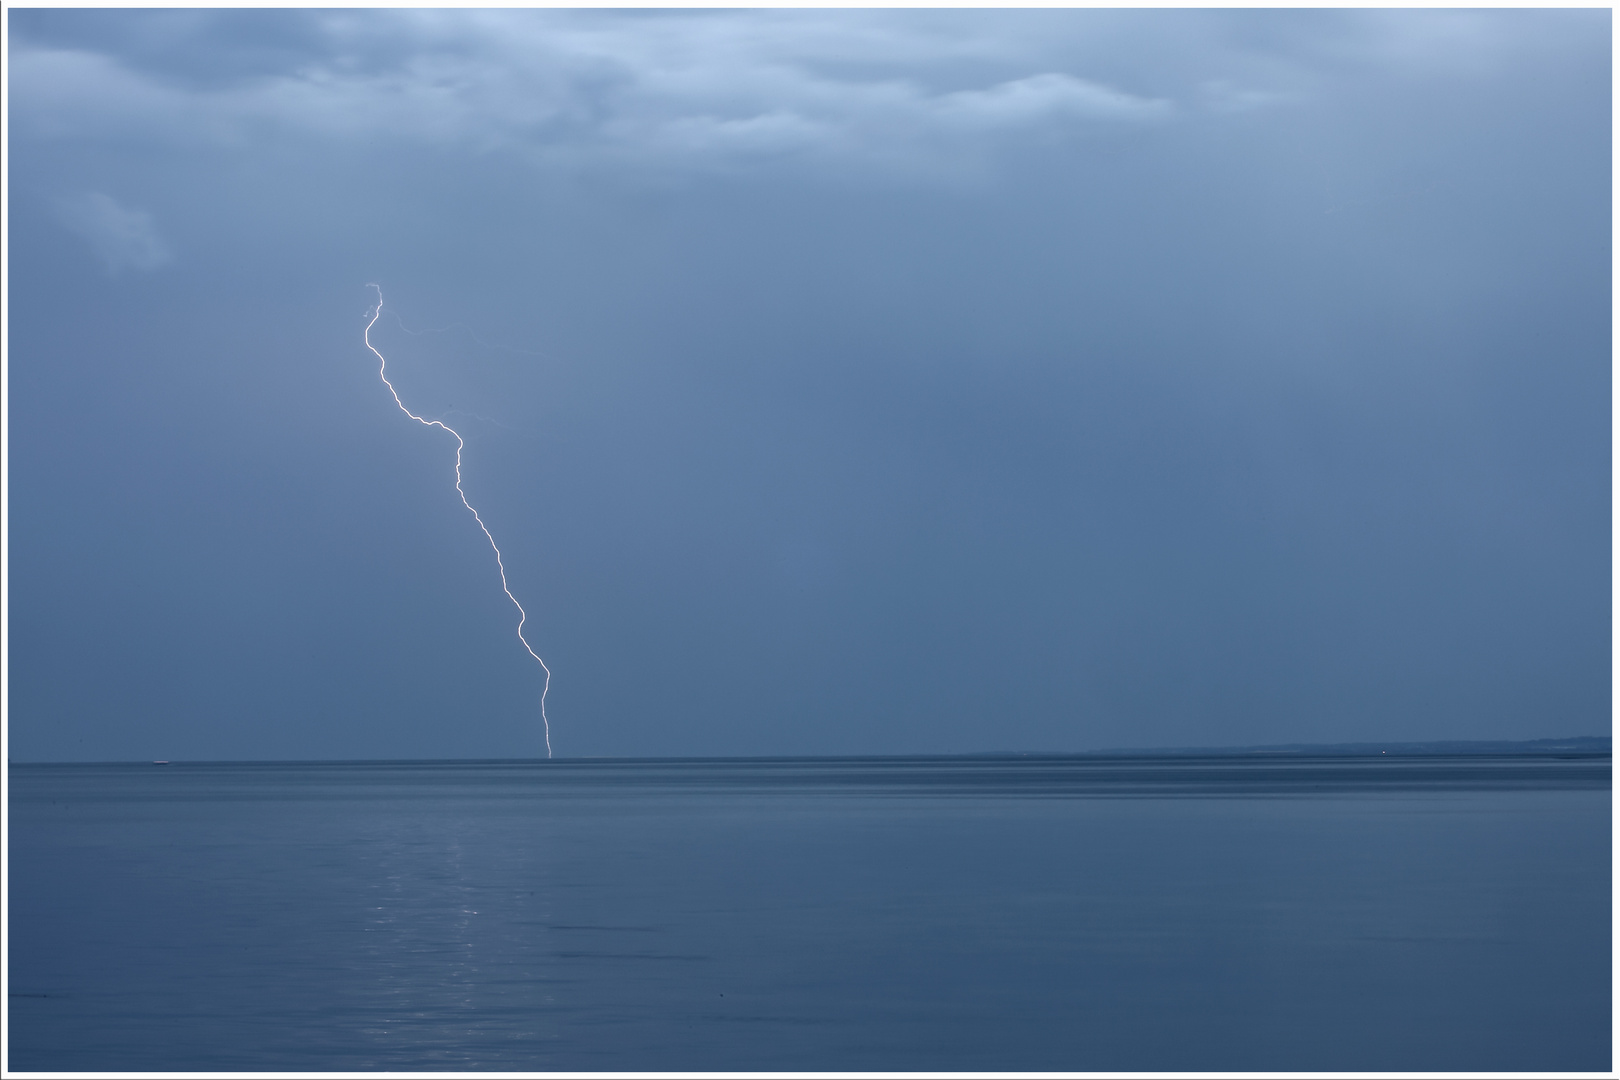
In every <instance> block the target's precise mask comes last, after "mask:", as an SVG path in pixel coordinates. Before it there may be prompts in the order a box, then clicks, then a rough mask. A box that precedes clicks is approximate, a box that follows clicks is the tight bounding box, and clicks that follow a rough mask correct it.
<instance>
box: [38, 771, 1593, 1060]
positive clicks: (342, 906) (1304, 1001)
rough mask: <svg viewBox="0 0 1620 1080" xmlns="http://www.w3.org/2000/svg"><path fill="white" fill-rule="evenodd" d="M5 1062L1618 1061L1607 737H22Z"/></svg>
mask: <svg viewBox="0 0 1620 1080" xmlns="http://www.w3.org/2000/svg"><path fill="white" fill-rule="evenodd" d="M9 776H10V796H9V807H10V876H9V889H10V892H9V897H10V913H9V917H10V922H9V929H10V953H9V957H8V965H9V993H10V997H9V998H8V1009H9V1017H10V1024H9V1052H10V1060H9V1067H10V1068H11V1069H12V1070H22V1071H30V1070H283V1071H284V1070H317V1069H319V1070H372V1069H396V1070H412V1069H435V1070H464V1069H465V1070H519V1071H543V1070H704V1071H712V1070H752V1071H760V1070H929V1071H937V1070H1099V1071H1114V1070H1256V1069H1267V1070H1290V1071H1299V1070H1383V1069H1389V1070H1415V1069H1420V1070H1468V1071H1473V1070H1604V1071H1606V1070H1608V1069H1609V1067H1610V1047H1611V1043H1610V1017H1611V1007H1610V992H1611V982H1610V955H1611V954H1610V774H1609V759H1608V757H1607V756H1603V757H1599V758H1584V759H1582V758H1572V759H1557V758H1531V757H1495V758H1478V757H1473V758H1434V757H1428V758H1398V759H1397V758H1390V759H1344V758H1338V759H1335V758H1297V757H1296V758H1287V759H1278V758H1269V759H1268V758H1137V759H1129V758H1117V759H1100V758H1060V757H1038V758H1016V759H1009V758H992V757H987V758H951V759H827V760H802V759H800V760H771V761H615V762H556V763H546V762H531V763H512V762H421V763H369V764H353V763H346V764H220V765H198V764H176V765H169V766H152V765H139V766H137V765H99V766H91V765H12V766H11V767H10V770H9Z"/></svg>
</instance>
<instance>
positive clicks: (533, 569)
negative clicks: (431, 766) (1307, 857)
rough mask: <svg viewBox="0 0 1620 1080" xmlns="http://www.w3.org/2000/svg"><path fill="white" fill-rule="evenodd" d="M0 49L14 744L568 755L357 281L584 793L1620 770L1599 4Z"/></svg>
mask: <svg viewBox="0 0 1620 1080" xmlns="http://www.w3.org/2000/svg"><path fill="white" fill-rule="evenodd" d="M10 18H11V31H12V37H11V54H10V57H9V61H10V63H9V74H8V78H9V79H10V80H11V84H10V85H11V121H12V148H11V149H12V158H11V170H12V171H11V181H12V192H13V203H12V207H11V213H12V226H13V228H12V232H13V235H12V236H11V237H10V238H9V242H10V243H11V259H12V263H11V265H12V269H13V282H12V284H11V288H12V294H11V301H12V312H13V321H12V340H11V349H12V351H11V361H12V367H11V377H12V388H13V400H12V415H11V421H12V434H11V437H12V444H11V445H12V455H13V457H12V534H11V539H12V545H13V549H12V552H13V553H12V575H13V578H12V580H13V589H14V595H13V597H12V609H11V614H12V628H13V634H14V638H13V652H12V657H11V662H12V672H13V700H12V718H13V719H12V729H11V737H12V748H13V750H12V752H13V754H14V755H16V756H19V757H47V758H48V757H75V756H88V757H120V756H124V757H138V756H153V757H188V756H190V757H195V756H219V757H229V756H264V755H268V756H409V755H424V756H425V755H451V756H466V755H474V754H505V753H534V752H536V749H537V747H538V732H537V729H538V725H537V724H536V723H535V721H536V719H537V717H536V715H535V708H534V699H535V696H536V694H537V691H538V687H537V685H534V682H533V679H532V675H533V672H532V665H529V664H526V663H525V662H524V657H523V655H522V653H521V648H520V646H519V645H518V644H517V642H516V639H515V637H514V636H513V635H512V634H511V626H510V623H511V619H510V612H509V609H507V608H504V607H503V605H505V598H504V597H502V596H501V595H500V592H499V588H498V583H496V582H495V581H494V580H493V568H492V566H491V565H490V564H489V560H488V552H487V547H486V548H485V549H483V550H482V551H480V549H479V545H480V544H481V543H482V537H481V536H480V535H478V534H477V532H476V527H475V526H472V524H471V522H470V520H467V519H466V518H465V511H463V510H461V508H460V505H459V503H458V502H456V501H455V499H454V493H453V491H452V490H450V489H449V488H448V486H447V485H448V479H447V476H448V473H447V470H448V457H447V447H446V446H444V445H443V444H442V442H435V441H434V438H433V437H432V436H433V434H434V433H423V432H421V431H417V430H413V429H412V428H413V426H411V425H409V424H408V422H407V423H405V424H402V423H401V420H402V418H401V417H400V416H399V414H398V412H397V410H395V409H394V406H393V403H392V401H391V400H389V399H388V398H387V397H386V395H385V392H384V391H383V389H382V387H381V386H380V384H379V383H377V381H376V372H375V369H374V368H372V367H370V366H369V364H368V357H367V354H365V353H364V350H363V349H362V348H361V347H360V339H359V329H360V326H361V318H360V315H361V312H362V311H363V310H364V306H365V304H366V303H367V302H368V301H369V294H368V293H367V291H366V290H364V289H363V288H361V285H362V284H363V283H364V282H366V281H372V280H377V281H381V282H382V283H383V284H384V287H385V289H386V290H388V296H389V298H390V300H391V301H393V302H394V304H395V305H396V307H395V310H396V311H397V312H398V313H399V314H400V316H401V318H403V319H404V320H405V324H404V325H405V326H406V327H408V328H410V329H413V330H416V329H421V328H423V327H445V326H449V325H450V324H459V326H458V327H456V328H454V329H451V330H449V331H447V332H445V333H443V334H434V335H425V336H424V335H412V334H407V333H403V332H401V329H402V328H401V327H400V325H399V324H398V323H390V322H388V321H386V320H385V322H384V323H383V324H380V325H379V331H380V333H381V337H380V339H379V343H380V344H381V345H382V347H383V348H384V351H385V352H387V353H388V354H389V357H390V367H391V370H392V369H393V366H394V365H395V364H396V363H397V365H398V367H399V371H400V387H401V392H402V393H403V394H404V395H405V396H406V398H407V400H408V401H410V402H411V403H412V405H413V408H415V409H416V410H417V411H418V412H423V413H424V415H430V416H434V415H444V416H446V417H447V418H449V417H452V416H453V417H459V418H462V419H464V421H465V424H464V425H463V427H464V430H467V432H468V441H469V451H468V463H469V467H468V486H469V493H470V495H471V497H472V498H473V500H474V502H475V504H476V505H478V506H479V507H480V511H481V513H483V514H484V515H485V517H486V519H487V520H489V521H490V524H491V527H492V528H493V529H494V530H495V532H496V535H497V536H498V537H500V538H501V540H502V545H503V550H505V551H506V552H507V564H508V568H509V570H510V572H511V573H512V576H513V588H514V591H515V592H516V593H517V595H518V596H519V597H520V598H521V599H522V600H523V602H524V604H525V606H526V607H527V608H528V609H529V611H530V612H531V615H533V616H534V618H533V619H532V620H531V622H530V624H529V626H530V630H531V631H532V634H531V639H532V640H535V642H536V645H537V647H538V649H539V651H540V653H541V655H543V656H545V657H546V658H547V662H548V663H550V664H551V666H552V668H553V670H554V671H556V673H557V676H556V679H555V681H554V683H553V697H552V698H551V699H550V700H551V702H552V705H553V709H552V715H553V719H554V721H555V723H554V732H555V733H556V736H557V743H558V747H559V752H561V753H566V754H587V753H625V754H635V753H687V752H691V753H698V752H720V753H752V752H776V751H782V752H798V751H805V752H814V751H827V752H842V751H851V752H854V751H884V750H941V751H955V750H974V749H1021V748H1054V749H1065V748H1084V747H1094V746H1105V745H1116V746H1117V745H1163V744H1171V743H1182V744H1186V743H1232V742H1256V741H1297V740H1310V739H1352V738H1353V739H1361V738H1431V737H1469V736H1479V737H1516V736H1523V737H1529V736H1535V735H1555V734H1567V733H1571V732H1578V731H1600V730H1606V724H1607V721H1606V719H1605V717H1606V715H1607V714H1606V708H1607V677H1608V667H1607V663H1608V659H1607V658H1608V569H1607V568H1608V457H1607V453H1608V451H1607V447H1608V442H1607V440H1608V411H1607V402H1608V387H1609V383H1608V366H1607V365H1608V308H1607V303H1608V291H1609V280H1608V265H1609V253H1608V235H1609V234H1608V190H1609V188H1608V184H1609V175H1608V160H1609V158H1608V155H1609V141H1608V140H1609V115H1608V77H1609V55H1608V25H1609V24H1608V16H1607V14H1606V13H1602V12H1456V11H1444V12H1269V11H1268V12H1259V11H1257V12H1243V13H1210V12H1167V11H1164V12H1097V11H1070V12H1058V11H1042V12H1005V13H1003V12H954V11H947V12H861V11H853V12H832V11H828V12H720V13H703V12H640V13H604V12H448V13H447V12H402V13H389V12H190V11H186V12H178V11H177V12H57V11H12V12H11V13H10ZM74 200H77V201H76V202H75V201H74ZM98 200H104V201H98ZM64 207H70V208H71V207H77V208H78V210H79V215H78V217H74V216H73V214H69V213H66V212H65V211H64V209H63V208H64ZM97 207H99V213H100V217H99V218H97V217H96V215H95V214H93V213H91V212H90V211H91V210H93V209H95V208H97ZM114 211H116V212H114ZM92 219H94V220H97V221H100V222H101V224H102V227H101V228H100V231H99V232H96V231H95V230H93V229H91V228H90V226H89V225H86V224H85V223H86V222H88V221H91V220H92ZM75 222H77V223H78V224H75ZM75 230H76V231H77V235H76V236H75ZM96 236H99V237H100V238H101V239H100V240H99V241H98V240H96V239H94V237H96ZM120 236H121V237H123V238H124V239H123V241H122V242H123V243H124V247H122V248H117V247H116V245H113V246H111V247H109V246H108V245H109V244H112V243H113V241H112V240H111V239H109V237H112V238H116V237H120ZM143 237H144V238H145V239H144V240H143V239H142V238H143ZM148 240H149V241H150V243H146V241H148ZM86 241H89V244H90V246H86V245H85V242H86ZM97 243H100V244H102V246H101V247H99V248H98V247H95V246H94V245H96V244H97ZM143 244H145V245H146V246H142V245H143ZM114 250H117V251H121V252H123V254H122V255H121V256H118V257H119V258H123V259H124V262H123V263H120V264H119V265H120V266H121V267H122V268H124V269H135V268H138V267H140V266H141V265H143V264H142V263H141V262H140V261H139V260H140V259H141V258H145V259H146V263H145V265H149V266H152V267H154V268H155V269H154V271H153V272H151V273H120V274H119V275H117V276H116V277H112V278H109V277H107V276H106V275H105V274H104V273H103V272H102V270H103V268H106V267H111V266H112V265H113V261H111V260H110V259H109V255H108V254H107V253H108V252H109V251H114ZM141 252H145V253H146V254H145V255H141ZM158 252H162V253H164V254H172V255H173V259H172V261H170V262H167V263H165V264H163V265H162V266H161V267H158V262H159V261H160V260H159V259H158V255H157V253H158ZM98 258H99V259H100V260H101V265H100V267H98V265H97V263H96V259H98ZM87 293H89V294H91V295H89V296H87ZM469 530H471V531H469ZM109 640H111V641H115V642H116V643H117V647H116V648H107V647H106V646H107V645H108V642H109Z"/></svg>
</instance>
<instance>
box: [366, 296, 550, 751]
mask: <svg viewBox="0 0 1620 1080" xmlns="http://www.w3.org/2000/svg"><path fill="white" fill-rule="evenodd" d="M367 284H368V287H369V288H373V289H376V290H377V310H376V311H373V312H372V313H371V321H370V322H368V323H366V331H365V339H366V348H368V349H370V350H371V354H372V355H373V356H375V357H376V358H377V364H378V367H377V374H378V375H380V376H381V377H382V381H383V385H384V386H386V387H388V392H389V393H390V394H393V395H394V404H395V405H398V406H399V411H400V412H402V413H404V414H405V415H406V416H408V417H410V418H411V419H412V420H415V421H416V422H417V423H418V424H423V425H425V426H427V427H436V428H443V429H444V430H445V431H448V432H449V433H450V434H451V435H453V436H454V437H455V440H456V494H457V495H460V496H461V505H462V506H465V507H466V508H467V509H468V510H469V511H471V513H472V516H473V520H474V521H476V522H478V527H479V528H480V529H483V530H484V538H485V539H486V540H488V541H489V546H490V549H491V550H492V551H494V552H495V567H496V569H498V570H499V571H500V572H501V591H502V592H504V593H505V594H506V598H507V599H508V600H510V601H512V606H513V607H515V608H517V609H518V625H517V636H518V640H519V641H521V642H523V647H524V648H525V649H527V650H528V651H529V655H530V656H532V657H534V662H535V663H537V664H539V665H540V670H541V671H544V672H545V673H546V682H545V685H544V686H543V687H541V689H540V723H541V724H542V725H544V728H545V733H546V757H548V758H549V757H550V756H551V721H550V720H548V719H546V693H547V691H549V690H550V689H551V669H550V668H548V667H546V662H545V661H544V660H542V659H540V654H539V653H537V652H535V651H534V646H532V645H530V644H529V639H528V638H526V637H524V636H523V624H524V623H526V622H528V621H529V613H528V612H527V611H524V610H523V605H522V604H520V603H518V598H517V597H515V596H513V595H512V590H511V588H510V587H508V585H507V584H506V563H505V562H504V561H503V560H502V559H501V549H500V546H499V545H497V544H496V543H495V537H494V536H493V535H491V533H490V531H489V526H488V525H485V524H484V519H483V518H481V517H479V516H478V511H477V510H475V509H473V504H472V503H470V502H468V501H467V493H466V492H465V491H462V490H461V451H462V448H463V447H465V446H466V445H467V443H466V441H465V440H463V439H462V437H461V433H460V432H458V431H457V430H456V429H455V428H453V427H451V426H450V425H449V424H446V423H445V422H444V421H442V420H428V419H426V418H424V417H421V416H417V415H416V414H415V413H413V412H411V410H409V409H407V408H406V407H405V403H404V402H403V401H401V400H400V399H399V391H398V390H395V389H394V384H393V383H391V382H389V381H388V361H387V360H386V359H385V358H384V357H383V354H382V353H380V352H378V351H377V346H375V345H373V344H372V343H371V328H372V327H373V326H376V325H377V320H378V319H380V318H382V309H383V298H382V286H381V285H378V284H377V283H376V282H368V283H367Z"/></svg>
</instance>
